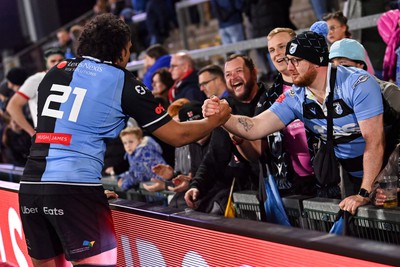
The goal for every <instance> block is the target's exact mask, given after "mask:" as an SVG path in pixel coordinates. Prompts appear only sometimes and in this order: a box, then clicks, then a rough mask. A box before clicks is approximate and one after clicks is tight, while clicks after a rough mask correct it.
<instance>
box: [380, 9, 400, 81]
mask: <svg viewBox="0 0 400 267" xmlns="http://www.w3.org/2000/svg"><path fill="white" fill-rule="evenodd" d="M377 25H378V31H379V34H380V36H381V37H382V39H383V41H384V42H385V43H386V45H387V46H386V51H385V56H384V59H383V80H385V81H396V78H397V80H399V81H400V78H399V77H396V75H400V72H399V71H398V70H396V65H398V64H399V62H400V60H399V59H398V54H397V53H396V50H397V51H399V47H400V10H399V9H396V10H390V11H388V12H385V13H384V14H383V15H382V16H381V17H380V18H379V19H378V23H377ZM399 68H400V66H397V69H399ZM397 85H399V86H400V84H397Z"/></svg>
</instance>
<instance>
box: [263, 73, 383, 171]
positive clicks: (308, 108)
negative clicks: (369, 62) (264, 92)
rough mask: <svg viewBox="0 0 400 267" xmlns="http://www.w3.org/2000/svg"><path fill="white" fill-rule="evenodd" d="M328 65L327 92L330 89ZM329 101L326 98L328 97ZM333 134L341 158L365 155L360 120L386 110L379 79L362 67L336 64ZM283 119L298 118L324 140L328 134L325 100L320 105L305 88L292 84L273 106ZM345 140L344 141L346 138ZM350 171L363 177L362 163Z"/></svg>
mask: <svg viewBox="0 0 400 267" xmlns="http://www.w3.org/2000/svg"><path fill="white" fill-rule="evenodd" d="M330 71H331V65H329V67H328V77H327V94H326V96H327V95H328V94H329V92H330V86H329V77H330ZM325 100H327V97H326V98H325ZM333 107H334V112H333V136H334V139H335V154H336V157H337V158H338V159H352V158H357V157H360V156H362V155H363V153H364V149H365V140H364V138H363V137H362V135H361V131H360V126H359V121H362V120H366V119H369V118H372V117H374V116H377V115H379V114H382V113H383V104H382V93H381V89H380V87H379V85H378V83H377V82H376V80H375V79H374V78H373V77H372V76H370V75H369V74H368V73H367V72H365V71H364V70H361V69H356V68H348V67H341V66H338V67H337V74H336V82H335V88H334V97H333ZM270 110H271V111H272V112H274V113H275V114H276V115H277V116H278V117H279V118H280V119H281V120H282V122H283V123H284V124H285V125H287V124H289V123H290V122H291V121H293V120H295V119H296V118H298V119H300V120H301V121H303V122H304V125H305V126H306V127H307V128H308V129H310V130H311V131H313V132H314V133H316V134H317V135H318V136H320V137H321V139H323V140H326V136H327V121H326V115H327V109H326V102H325V103H324V104H323V105H321V104H319V103H318V102H317V101H316V99H315V97H314V95H313V94H312V93H311V91H309V90H308V89H306V88H305V87H298V86H295V85H293V87H292V90H290V91H287V92H286V93H284V94H282V95H281V96H280V97H279V98H278V99H277V100H276V102H275V103H274V104H273V105H272V106H271V108H270ZM343 140H345V141H343ZM360 167H361V169H360V168H358V170H357V171H350V173H351V174H352V175H354V176H357V177H362V166H360Z"/></svg>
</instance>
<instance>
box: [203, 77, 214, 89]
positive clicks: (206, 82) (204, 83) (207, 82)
mask: <svg viewBox="0 0 400 267" xmlns="http://www.w3.org/2000/svg"><path fill="white" fill-rule="evenodd" d="M215 79H217V77H214V78H212V79H210V80H208V81H205V82H202V83H199V87H202V86H207V84H209V83H210V82H212V81H214V80H215Z"/></svg>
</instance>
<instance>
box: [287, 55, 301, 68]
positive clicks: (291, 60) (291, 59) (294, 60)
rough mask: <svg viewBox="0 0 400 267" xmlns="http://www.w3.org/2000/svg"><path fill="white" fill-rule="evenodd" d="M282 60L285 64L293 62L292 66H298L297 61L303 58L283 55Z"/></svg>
mask: <svg viewBox="0 0 400 267" xmlns="http://www.w3.org/2000/svg"><path fill="white" fill-rule="evenodd" d="M283 60H284V61H285V62H286V64H287V65H289V62H290V63H292V64H293V66H295V67H298V66H299V62H300V61H302V60H304V58H295V57H293V58H288V57H285V58H283Z"/></svg>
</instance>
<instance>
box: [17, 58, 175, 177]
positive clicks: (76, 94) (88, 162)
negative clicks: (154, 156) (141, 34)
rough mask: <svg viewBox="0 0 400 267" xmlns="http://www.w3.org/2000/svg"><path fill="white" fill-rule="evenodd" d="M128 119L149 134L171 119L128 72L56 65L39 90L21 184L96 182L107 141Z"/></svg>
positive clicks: (74, 62) (93, 63) (89, 64)
mask: <svg viewBox="0 0 400 267" xmlns="http://www.w3.org/2000/svg"><path fill="white" fill-rule="evenodd" d="M129 116H130V117H133V118H134V119H135V120H136V121H137V123H138V124H139V125H140V126H141V127H142V128H144V129H146V130H147V131H148V132H152V131H154V130H156V129H157V128H159V127H161V126H162V125H164V124H165V123H167V122H169V121H170V120H171V118H170V117H169V116H168V114H167V113H166V111H165V109H164V108H163V107H162V106H161V105H160V104H159V103H158V102H157V101H156V100H154V98H153V96H152V94H151V92H150V91H149V90H148V89H147V88H146V87H145V86H144V85H143V84H142V83H141V82H139V81H138V80H137V79H136V77H135V76H134V75H133V74H131V73H130V72H129V71H127V70H125V69H122V68H120V67H118V66H116V65H113V64H109V63H105V62H100V61H99V60H97V59H94V58H90V57H85V58H76V59H71V60H66V61H63V62H61V63H59V64H58V65H57V66H55V67H53V68H52V69H51V70H50V71H49V72H48V73H47V74H46V76H45V78H44V79H43V81H42V83H41V84H40V86H39V89H38V125H37V129H36V135H35V136H34V137H33V141H32V147H31V152H30V156H29V159H28V162H27V164H26V166H25V171H24V175H23V177H22V182H23V183H24V182H25V183H29V182H36V183H37V182H61V183H78V184H88V183H89V184H94V183H99V182H100V178H101V170H102V167H103V158H104V153H105V148H106V143H105V142H106V141H107V140H108V139H111V138H115V137H117V136H118V134H119V132H120V131H121V130H122V129H123V128H124V127H125V125H126V121H127V119H128V118H129Z"/></svg>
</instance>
